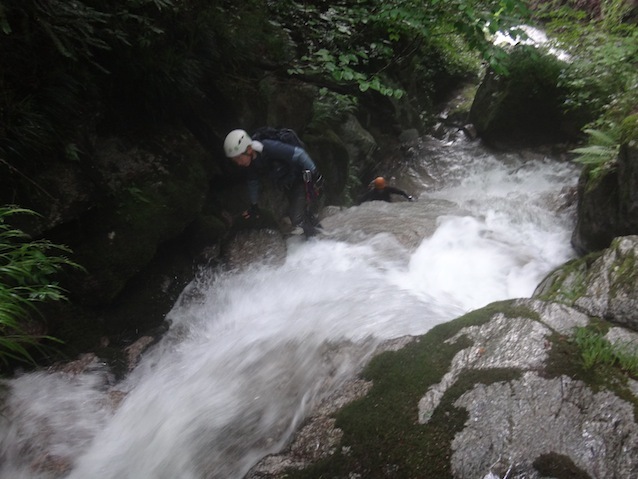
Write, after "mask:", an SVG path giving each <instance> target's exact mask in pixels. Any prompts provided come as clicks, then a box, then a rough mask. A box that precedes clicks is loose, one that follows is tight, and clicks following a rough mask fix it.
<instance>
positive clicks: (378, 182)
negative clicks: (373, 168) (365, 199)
mask: <svg viewBox="0 0 638 479" xmlns="http://www.w3.org/2000/svg"><path fill="white" fill-rule="evenodd" d="M372 184H373V185H374V187H375V189H377V190H382V189H383V188H385V178H384V177H383V176H378V177H376V178H375V179H374V181H373V182H372Z"/></svg>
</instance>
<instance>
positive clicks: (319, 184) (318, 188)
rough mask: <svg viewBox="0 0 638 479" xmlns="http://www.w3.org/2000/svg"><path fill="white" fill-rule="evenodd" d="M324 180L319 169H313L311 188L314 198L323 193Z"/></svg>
mask: <svg viewBox="0 0 638 479" xmlns="http://www.w3.org/2000/svg"><path fill="white" fill-rule="evenodd" d="M324 183H325V180H324V178H323V175H322V174H321V173H319V171H315V173H314V174H313V175H312V190H313V192H314V194H315V198H319V197H320V196H321V195H322V193H323V187H324Z"/></svg>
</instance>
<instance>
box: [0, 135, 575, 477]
mask: <svg viewBox="0 0 638 479" xmlns="http://www.w3.org/2000/svg"><path fill="white" fill-rule="evenodd" d="M421 155H422V156H421V157H419V155H417V156H416V158H415V159H414V160H412V161H411V162H410V163H409V164H407V165H403V168H402V169H401V170H397V172H395V173H396V178H395V179H394V181H396V182H398V184H399V186H401V187H403V188H406V189H408V188H409V189H410V193H411V194H414V195H415V196H418V201H416V202H413V203H408V202H395V203H379V202H374V203H365V204H363V205H360V206H357V207H352V208H347V209H342V210H340V211H335V212H333V213H332V214H331V215H330V216H328V217H327V218H325V219H324V220H323V221H322V223H323V226H324V227H325V230H326V231H325V234H324V235H322V236H320V237H319V238H315V239H311V240H309V241H303V240H300V239H299V238H290V239H288V240H287V243H286V249H287V253H286V256H285V258H284V259H283V261H280V262H269V261H264V262H258V263H255V264H253V265H251V266H249V267H246V268H243V269H241V270H233V271H221V270H212V269H211V270H206V269H204V270H202V271H201V272H200V274H199V276H198V278H197V279H196V280H195V281H194V282H193V283H192V284H190V285H189V286H188V287H187V288H186V290H185V291H184V293H183V294H182V296H181V298H180V299H179V300H178V302H177V303H176V304H175V306H174V308H173V310H172V311H171V312H170V313H169V315H168V318H167V319H168V320H169V321H170V324H171V326H170V329H169V331H168V333H167V334H166V335H165V337H164V338H163V339H162V340H161V341H160V342H159V343H158V344H156V345H155V346H154V347H153V348H152V349H151V350H149V351H148V352H147V353H145V355H144V356H143V358H142V360H141V362H140V363H139V365H138V366H137V367H136V368H135V369H134V370H133V371H132V372H131V373H130V374H129V375H128V376H127V377H126V378H125V379H124V380H122V381H120V382H116V381H115V380H114V379H113V375H112V374H111V373H110V371H109V370H108V368H107V367H106V366H105V365H103V364H94V365H93V367H92V368H90V370H89V371H87V372H85V373H82V374H79V375H75V376H73V375H69V374H65V373H61V372H53V373H51V372H46V371H42V372H36V373H31V374H27V375H24V376H21V377H17V378H14V379H11V380H9V381H6V382H5V386H6V397H7V400H6V403H5V408H4V414H3V415H2V416H1V417H0V421H1V423H0V425H1V431H0V459H2V462H1V465H0V478H7V479H9V478H11V479H20V478H25V479H26V478H29V479H52V478H68V479H80V478H82V479H84V478H87V477H90V478H94V479H116V478H117V479H122V478H131V479H145V478H148V479H160V478H171V479H173V478H176V477H179V478H181V479H190V478H192V479H201V478H225V479H229V478H241V477H242V476H243V475H245V474H246V472H247V471H248V470H249V469H250V467H251V466H252V465H254V464H255V463H256V462H257V461H258V460H259V459H260V458H261V457H263V456H264V455H266V454H269V453H273V452H276V451H277V450H279V449H280V448H281V447H283V446H284V445H285V444H286V441H288V440H289V438H290V437H291V434H292V433H293V432H294V430H295V428H296V427H297V426H298V425H299V424H300V422H301V421H302V420H303V418H304V417H305V415H306V414H307V413H308V411H309V410H310V408H311V407H312V406H313V405H315V404H316V403H317V402H318V401H320V400H321V399H322V398H324V397H326V396H327V395H329V394H330V393H331V392H333V391H334V390H335V389H336V388H338V387H339V386H340V385H341V384H343V383H344V382H345V381H347V380H348V379H350V378H352V377H353V375H355V374H356V373H357V372H358V371H359V370H360V369H361V367H363V365H364V364H365V363H366V362H367V361H368V360H369V358H370V357H371V355H372V354H373V353H374V351H375V348H376V347H377V346H378V345H379V344H380V342H382V341H384V340H388V339H393V338H398V337H401V336H404V335H418V334H424V333H426V332H427V331H428V330H429V329H430V328H432V327H433V326H435V325H437V324H440V323H442V322H446V321H449V320H451V319H454V318H456V317H458V316H460V315H462V314H464V313H465V312H468V311H471V310H473V309H477V308H480V307H482V306H485V305H487V304H489V303H491V302H493V301H497V300H502V299H508V298H515V297H529V296H531V294H532V293H533V291H534V289H535V288H536V286H537V284H538V283H539V282H540V281H541V280H542V278H543V277H544V276H545V275H546V274H547V273H548V272H549V271H551V270H552V269H553V268H555V267H556V266H558V265H560V264H562V263H564V262H565V261H567V260H569V259H571V258H572V257H573V256H574V252H573V250H572V248H571V246H570V241H569V239H570V235H571V231H572V228H573V217H574V210H573V206H570V205H569V203H568V201H567V199H566V198H567V194H566V191H569V190H570V188H573V187H574V186H575V184H576V181H577V176H578V171H577V169H576V167H574V166H573V165H571V164H569V163H565V162H560V161H556V160H554V159H552V158H548V157H546V156H544V155H533V156H532V157H531V158H530V157H525V158H524V157H523V156H521V155H516V154H509V155H496V154H494V153H491V152H489V151H488V150H485V149H484V148H482V147H481V146H480V144H478V143H469V142H464V141H453V142H441V141H438V140H434V139H429V140H427V141H426V142H424V145H423V148H422V150H421ZM389 176H391V175H389ZM58 463H59V464H60V468H59V470H57V471H56V470H51V467H50V465H51V464H58ZM39 464H47V465H48V466H47V467H48V469H49V470H45V469H46V468H45V467H43V466H38V465H39ZM69 467H70V470H69Z"/></svg>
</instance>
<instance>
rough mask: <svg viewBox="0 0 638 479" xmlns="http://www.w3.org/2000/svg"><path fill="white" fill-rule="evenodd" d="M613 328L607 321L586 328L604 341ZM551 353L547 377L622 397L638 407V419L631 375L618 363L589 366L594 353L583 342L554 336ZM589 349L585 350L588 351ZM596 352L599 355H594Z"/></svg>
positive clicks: (547, 366)
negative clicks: (628, 382) (630, 382)
mask: <svg viewBox="0 0 638 479" xmlns="http://www.w3.org/2000/svg"><path fill="white" fill-rule="evenodd" d="M610 327H611V325H610V323H608V322H607V321H603V320H598V319H592V320H591V322H590V324H589V325H588V326H587V328H585V330H586V332H588V333H589V334H590V335H592V336H597V337H600V338H603V336H604V335H605V334H606V333H607V331H608V330H609V328H610ZM549 339H550V342H551V345H552V347H551V350H550V352H549V358H548V360H547V362H546V364H545V374H546V375H547V376H548V377H560V376H563V375H565V376H569V377H570V378H572V379H574V380H577V381H582V382H584V383H585V384H587V385H588V386H589V387H590V388H591V389H592V390H594V391H603V390H610V391H612V392H613V393H614V394H616V395H617V396H618V397H620V398H622V399H623V400H625V401H627V402H629V403H631V404H633V405H634V414H635V415H636V416H637V417H638V400H637V399H636V397H635V396H634V394H633V393H632V392H631V390H630V389H629V387H628V384H627V379H628V377H629V372H628V371H626V370H624V369H622V368H621V367H619V364H618V362H617V361H615V360H614V361H612V362H611V363H610V362H608V361H596V362H595V363H594V364H592V365H589V364H586V361H587V359H586V358H587V357H589V356H590V355H591V353H592V351H591V350H586V349H587V348H590V349H591V348H592V347H599V346H596V344H594V346H588V345H587V344H585V343H583V341H576V340H575V339H574V338H573V337H569V336H565V335H559V334H554V335H553V336H551V337H550V338H549ZM584 348H585V349H584ZM593 352H595V351H593Z"/></svg>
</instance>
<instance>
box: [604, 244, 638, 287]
mask: <svg viewBox="0 0 638 479" xmlns="http://www.w3.org/2000/svg"><path fill="white" fill-rule="evenodd" d="M613 247H614V248H617V247H618V240H615V241H614V243H613ZM616 257H620V255H616ZM611 277H612V281H611V287H610V292H609V293H610V296H611V297H612V298H614V297H616V296H618V295H619V294H622V293H623V292H624V291H633V290H634V288H635V285H636V284H637V283H638V270H636V257H635V256H634V255H633V254H632V253H629V254H627V255H625V256H623V257H622V261H617V262H616V263H615V264H614V268H613V270H612V272H611Z"/></svg>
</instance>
